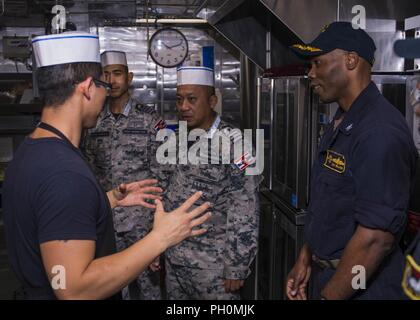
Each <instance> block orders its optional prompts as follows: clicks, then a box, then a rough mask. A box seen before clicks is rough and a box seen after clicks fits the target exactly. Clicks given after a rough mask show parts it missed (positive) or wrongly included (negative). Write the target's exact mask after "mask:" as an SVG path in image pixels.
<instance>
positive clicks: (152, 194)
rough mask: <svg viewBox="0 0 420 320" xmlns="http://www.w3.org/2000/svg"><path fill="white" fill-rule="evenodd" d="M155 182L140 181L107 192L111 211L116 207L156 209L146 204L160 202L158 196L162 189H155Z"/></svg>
mask: <svg viewBox="0 0 420 320" xmlns="http://www.w3.org/2000/svg"><path fill="white" fill-rule="evenodd" d="M157 183H158V181H157V180H153V179H150V180H142V181H136V182H132V183H129V184H124V183H123V184H121V185H119V186H118V187H116V188H115V189H112V190H111V191H108V192H107V194H106V195H107V197H108V201H109V204H110V205H111V209H114V208H116V207H133V206H143V207H145V208H149V209H156V205H153V204H150V203H148V202H146V201H145V200H146V199H149V200H162V197H161V196H160V194H161V193H162V192H163V190H162V188H160V187H156V184H157Z"/></svg>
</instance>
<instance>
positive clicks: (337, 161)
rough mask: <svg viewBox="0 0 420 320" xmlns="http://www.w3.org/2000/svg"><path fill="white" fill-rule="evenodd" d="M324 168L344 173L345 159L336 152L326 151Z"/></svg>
mask: <svg viewBox="0 0 420 320" xmlns="http://www.w3.org/2000/svg"><path fill="white" fill-rule="evenodd" d="M324 166H325V167H327V168H328V169H331V170H333V171H335V172H338V173H344V172H345V171H346V158H345V157H344V156H343V155H342V154H339V153H337V152H334V151H331V150H328V151H327V157H326V158H325V163H324Z"/></svg>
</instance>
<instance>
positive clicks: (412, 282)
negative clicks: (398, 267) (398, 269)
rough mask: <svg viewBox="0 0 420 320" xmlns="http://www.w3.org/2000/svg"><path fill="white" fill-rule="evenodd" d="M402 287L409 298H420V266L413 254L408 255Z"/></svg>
mask: <svg viewBox="0 0 420 320" xmlns="http://www.w3.org/2000/svg"><path fill="white" fill-rule="evenodd" d="M402 287H403V289H404V292H405V294H406V295H407V296H408V297H409V298H411V299H412V300H420V266H419V265H418V264H417V263H416V262H415V261H414V259H413V257H412V256H408V257H407V267H406V268H405V272H404V278H403V283H402Z"/></svg>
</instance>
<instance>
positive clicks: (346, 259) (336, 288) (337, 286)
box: [321, 225, 395, 300]
mask: <svg viewBox="0 0 420 320" xmlns="http://www.w3.org/2000/svg"><path fill="white" fill-rule="evenodd" d="M394 241H395V237H394V235H392V234H391V233H389V232H386V231H382V230H378V229H376V230H375V229H368V228H365V227H363V226H360V225H359V227H358V228H357V230H356V232H355V234H354V235H353V237H352V238H351V240H350V241H349V243H348V244H347V246H346V248H345V250H344V253H343V255H342V257H341V260H340V264H339V266H338V268H337V271H336V272H335V274H334V276H333V277H332V278H331V279H330V281H329V282H328V283H327V285H326V286H325V288H324V289H323V290H322V292H321V296H322V297H324V298H325V299H328V300H342V299H343V300H344V299H350V298H351V297H352V296H353V294H354V293H356V291H357V290H355V289H353V287H352V281H353V279H354V277H355V276H356V274H353V273H352V271H353V268H354V267H355V266H362V267H363V268H364V269H365V270H366V283H368V281H369V279H370V278H371V277H372V275H373V274H374V273H375V272H376V270H377V269H378V268H379V266H380V264H381V263H382V261H383V260H384V258H385V257H386V256H387V255H388V254H389V253H390V252H391V251H392V248H393V245H394Z"/></svg>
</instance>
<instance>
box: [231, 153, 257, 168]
mask: <svg viewBox="0 0 420 320" xmlns="http://www.w3.org/2000/svg"><path fill="white" fill-rule="evenodd" d="M254 163H255V158H254V157H253V156H251V155H250V154H249V153H245V154H244V155H242V156H241V157H240V158H239V159H236V160H235V167H236V168H238V169H239V170H241V171H244V170H245V169H246V168H248V167H249V166H250V165H252V164H254Z"/></svg>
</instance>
